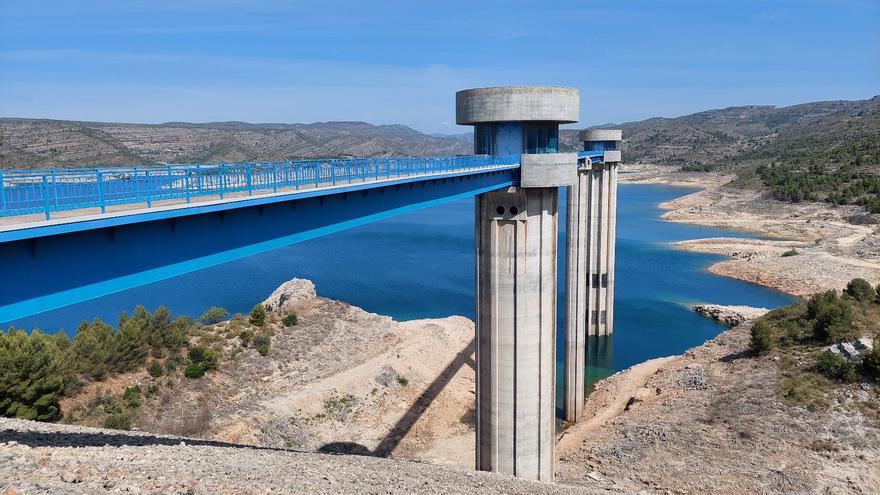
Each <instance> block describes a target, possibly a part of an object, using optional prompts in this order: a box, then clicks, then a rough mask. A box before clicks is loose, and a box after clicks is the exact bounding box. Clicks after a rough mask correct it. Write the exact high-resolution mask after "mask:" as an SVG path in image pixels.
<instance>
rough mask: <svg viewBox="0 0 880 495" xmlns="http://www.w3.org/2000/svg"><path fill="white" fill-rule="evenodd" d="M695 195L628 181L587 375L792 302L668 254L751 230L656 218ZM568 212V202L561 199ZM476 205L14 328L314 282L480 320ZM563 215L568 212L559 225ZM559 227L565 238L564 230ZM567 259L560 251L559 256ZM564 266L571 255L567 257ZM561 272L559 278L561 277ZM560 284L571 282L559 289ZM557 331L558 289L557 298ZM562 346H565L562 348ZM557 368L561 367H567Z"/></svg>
mask: <svg viewBox="0 0 880 495" xmlns="http://www.w3.org/2000/svg"><path fill="white" fill-rule="evenodd" d="M691 191H693V190H692V189H686V188H680V187H671V186H663V185H622V186H621V187H620V192H619V200H618V201H619V212H618V215H619V216H618V231H617V236H618V240H617V275H616V280H617V282H616V283H617V287H616V288H617V303H616V308H615V318H616V320H617V321H616V323H615V334H614V336H613V337H612V338H610V339H607V338H602V339H595V341H594V342H592V345H591V347H590V355H591V358H590V360H589V362H590V363H591V367H590V369H589V373H590V376H595V377H600V376H604V375H607V374H609V373H611V372H614V371H617V370H620V369H623V368H626V367H629V366H631V365H633V364H635V363H638V362H641V361H644V360H646V359H650V358H653V357H658V356H667V355H671V354H678V353H681V352H682V351H683V350H685V349H687V348H689V347H693V346H695V345H698V344H700V343H702V342H703V341H705V340H707V339H710V338H712V337H714V336H715V335H717V334H718V333H719V332H720V331H721V330H722V328H721V327H720V326H718V325H716V324H715V323H713V322H711V321H709V320H707V319H705V318H702V317H700V316H698V315H696V314H695V313H693V311H691V310H690V309H689V308H688V307H687V304H690V303H695V302H711V303H718V304H746V305H751V306H764V307H775V306H780V305H784V304H788V303H789V302H791V301H792V300H793V299H792V298H791V297H788V296H786V295H784V294H781V293H779V292H776V291H772V290H769V289H765V288H763V287H760V286H757V285H752V284H748V283H744V282H740V281H737V280H732V279H728V278H723V277H718V276H715V275H712V274H710V273H708V272H707V271H706V267H707V266H708V265H709V264H711V263H712V262H713V261H715V260H716V259H718V257H716V256H710V255H704V254H698V253H689V252H685V251H678V250H675V249H671V248H670V247H669V245H668V243H669V242H671V241H677V240H684V239H694V238H700V237H710V236H717V235H726V236H739V237H746V236H748V234H745V233H737V232H730V231H724V230H721V229H714V228H706V227H695V226H689V225H681V224H673V223H668V222H664V221H662V220H660V218H659V216H660V214H661V213H662V211H661V210H660V209H659V208H658V207H657V204H658V203H661V202H663V201H666V200H669V199H672V198H675V197H677V196H681V195H683V194H687V193H689V192H691ZM560 203H561V204H562V205H564V204H565V201H564V200H561V201H560ZM473 217H474V215H473V199H469V200H464V201H458V202H455V203H450V204H447V205H443V206H440V207H435V208H431V209H425V210H421V211H418V212H415V213H410V214H405V215H401V216H398V217H395V218H391V219H388V220H384V221H381V222H377V223H374V224H370V225H366V226H362V227H358V228H356V229H352V230H349V231H346V232H342V233H339V234H334V235H331V236H328V237H324V238H321V239H315V240H312V241H308V242H304V243H301V244H297V245H294V246H289V247H286V248H283V249H278V250H275V251H273V252H271V253H264V254H260V255H256V256H252V257H250V258H246V259H243V260H239V261H235V262H232V263H228V264H225V265H222V266H217V267H213V268H209V269H206V270H202V271H199V272H196V273H191V274H188V275H183V276H180V277H177V278H174V279H170V280H166V281H162V282H158V283H155V284H151V285H148V286H144V287H138V288H135V289H131V290H128V291H125V292H121V293H118V294H113V295H109V296H105V297H102V298H99V299H95V300H92V301H88V302H85V303H80V304H75V305H72V306H68V307H66V308H62V309H59V310H55V311H50V312H46V313H43V314H40V315H36V316H33V317H29V318H26V319H23V320H19V321H16V322H13V324H14V325H15V326H17V327H22V328H34V327H39V328H42V329H43V330H47V331H54V330H58V329H67V330H71V329H75V328H76V326H77V324H78V323H79V322H80V320H82V319H83V318H92V317H95V316H99V317H101V318H102V319H104V320H106V321H108V322H114V323H115V322H116V319H117V318H118V316H119V313H120V312H121V311H123V310H128V311H130V310H131V309H132V308H133V307H134V306H135V305H136V304H143V305H145V306H147V307H148V308H150V309H154V308H155V307H157V306H159V305H162V304H164V305H165V306H168V307H169V308H170V309H171V311H172V312H174V313H175V314H186V315H190V316H198V315H199V314H200V313H201V312H202V311H203V310H204V309H205V308H207V307H209V306H214V305H217V306H223V307H226V308H227V309H229V310H230V311H231V312H242V313H244V312H247V311H249V310H250V308H251V307H252V306H253V305H254V304H255V303H257V302H259V301H261V300H262V299H263V298H265V297H266V296H267V295H268V294H269V293H270V292H272V291H273V290H274V289H275V288H276V287H277V286H278V285H280V284H281V283H283V282H284V281H286V280H289V279H291V278H293V277H301V278H308V279H311V280H313V281H314V282H315V284H316V285H317V288H318V292H319V294H321V295H323V296H327V297H331V298H334V299H340V300H343V301H346V302H349V303H351V304H354V305H357V306H360V307H362V308H364V309H366V310H368V311H372V312H375V313H380V314H385V315H390V316H393V317H394V318H396V319H398V320H410V319H416V318H431V317H443V316H448V315H451V314H459V315H465V316H468V317H470V318H473V313H474V301H473V297H474V295H473V290H474V289H473V283H474V282H473V279H474V240H473V236H474V228H473V222H474V218H473ZM563 218H564V212H561V214H560V219H563ZM563 229H564V221H560V237H562V236H563V235H564V232H563ZM560 253H561V255H563V256H564V249H560ZM559 263H560V266H564V259H562V258H560V261H559ZM560 275H561V271H560ZM561 282H562V280H561V277H560V288H562V287H564V286H563V284H562V283H561ZM558 300H559V302H560V306H559V314H560V327H561V323H562V318H561V315H562V301H564V297H563V294H561V293H560V294H559V298H558ZM561 342H562V340H561V339H559V340H558V343H559V344H560V346H559V348H560V351H561ZM560 371H561V366H560Z"/></svg>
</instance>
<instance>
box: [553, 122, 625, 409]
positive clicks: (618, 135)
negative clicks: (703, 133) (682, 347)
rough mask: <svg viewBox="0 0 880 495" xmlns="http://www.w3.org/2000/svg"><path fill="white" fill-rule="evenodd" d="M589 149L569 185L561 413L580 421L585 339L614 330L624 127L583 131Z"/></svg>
mask: <svg viewBox="0 0 880 495" xmlns="http://www.w3.org/2000/svg"><path fill="white" fill-rule="evenodd" d="M580 140H581V141H583V143H584V152H585V153H601V154H602V156H601V159H598V158H595V157H594V158H590V157H583V158H581V159H580V160H579V162H578V169H577V178H576V180H575V182H574V183H573V184H572V185H571V186H570V187H569V188H568V200H567V204H566V206H567V208H566V212H567V218H566V231H567V237H566V242H567V245H566V249H567V251H566V258H565V260H566V265H565V284H566V287H565V342H564V349H565V350H564V353H565V359H564V360H563V363H564V367H565V370H564V373H563V381H564V384H563V390H564V400H563V415H564V417H565V420H566V421H577V420H578V419H580V417H581V415H582V414H583V407H584V399H585V384H584V368H585V366H586V347H587V345H586V342H587V339H588V338H591V337H593V336H608V335H611V333H612V332H613V330H614V251H615V244H616V242H615V239H616V228H615V227H616V223H617V222H616V219H617V169H618V166H619V165H620V159H621V156H620V143H621V140H622V131H620V130H605V129H590V130H585V131H581V132H580Z"/></svg>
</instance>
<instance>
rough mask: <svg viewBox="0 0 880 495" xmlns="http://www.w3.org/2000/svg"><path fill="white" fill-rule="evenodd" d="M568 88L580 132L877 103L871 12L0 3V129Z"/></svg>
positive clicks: (450, 2) (802, 5)
mask: <svg viewBox="0 0 880 495" xmlns="http://www.w3.org/2000/svg"><path fill="white" fill-rule="evenodd" d="M519 84H535V85H545V84H549V85H563V86H572V87H576V88H578V89H579V90H580V91H581V122H580V125H581V126H585V125H596V124H602V123H607V122H623V121H629V120H638V119H643V118H647V117H652V116H677V115H682V114H686V113H691V112H695V111H699V110H705V109H710V108H719V107H725V106H731V105H746V104H773V105H789V104H794V103H801V102H807V101H816V100H829V99H863V98H868V97H871V96H873V95H875V94H878V93H880V1H878V0H833V1H832V0H812V1H811V0H801V1H787V0H763V1H761V0H731V1H721V0H711V1H706V0H702V1H675V0H668V1H656V0H651V1H626V0H623V1H579V2H578V1H569V2H562V1H552V0H545V1H536V0H532V1H508V2H498V1H492V0H470V1H466V2H464V1H457V0H446V1H439V2H422V1H417V0H409V1H397V0H389V1H385V0H382V1H366V0H360V1H351V2H348V1H337V0H321V1H310V0H289V1H268V0H175V1H166V0H149V1H121V0H117V1H89V0H83V1H70V0H67V1H41V0H28V1H22V0H0V116H7V117H11V116H15V117H46V118H60V119H80V120H103V121H125V122H149V123H155V122H165V121H199V122H203V121H217V120H244V121H249V122H315V121H328V120H364V121H367V122H371V123H375V124H388V123H402V124H407V125H410V126H412V127H414V128H416V129H418V130H421V131H425V132H441V133H456V132H465V131H466V129H465V128H461V127H457V126H455V125H454V96H453V95H454V92H455V91H456V90H457V89H462V88H468V87H476V86H498V85H519Z"/></svg>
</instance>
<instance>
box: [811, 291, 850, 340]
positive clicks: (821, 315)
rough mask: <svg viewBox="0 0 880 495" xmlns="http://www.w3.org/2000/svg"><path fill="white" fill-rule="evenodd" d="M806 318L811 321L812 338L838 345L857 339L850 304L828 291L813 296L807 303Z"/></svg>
mask: <svg viewBox="0 0 880 495" xmlns="http://www.w3.org/2000/svg"><path fill="white" fill-rule="evenodd" d="M807 317H808V318H809V319H811V320H813V336H814V337H815V338H816V339H818V340H821V341H822V342H826V343H839V342H845V341H848V340H853V339H856V338H858V337H859V331H858V330H857V329H856V328H855V327H854V326H853V318H854V316H853V309H852V306H850V304H849V303H848V302H847V301H845V300H843V299H840V298H838V297H837V293H836V292H834V291H833V290H829V291H827V292H824V293H822V294H817V295H815V296H813V297H812V298H811V299H810V301H809V303H807Z"/></svg>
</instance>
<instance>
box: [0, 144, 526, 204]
mask: <svg viewBox="0 0 880 495" xmlns="http://www.w3.org/2000/svg"><path fill="white" fill-rule="evenodd" d="M518 161H519V157H516V156H507V157H494V156H476V155H472V156H453V157H395V158H339V159H328V160H299V161H284V162H256V163H251V162H246V163H220V164H205V165H202V164H192V165H165V166H148V167H108V168H97V169H63V170H8V171H2V170H0V185H2V188H0V217H10V216H22V215H32V214H39V215H41V216H43V218H44V219H46V220H49V219H50V218H51V217H52V215H53V214H55V215H56V216H57V215H58V213H59V212H65V211H69V210H88V209H89V208H97V209H99V210H100V211H101V213H106V212H107V211H108V209H114V210H116V211H120V210H126V209H130V206H129V205H131V204H145V205H146V206H147V207H151V206H152V205H153V203H160V204H162V203H161V202H166V203H164V204H166V205H167V204H169V203H168V201H171V204H176V203H177V202H180V201H183V202H185V203H191V202H193V200H196V201H198V200H200V199H201V200H208V199H209V198H211V197H218V198H219V199H225V198H226V197H227V196H243V195H245V196H252V195H254V194H265V193H277V192H278V191H279V190H285V189H287V190H289V189H293V190H299V189H305V188H315V187H323V186H326V185H332V186H335V185H337V184H340V183H352V182H367V181H371V180H372V181H378V180H380V179H389V178H393V177H403V176H413V175H427V174H433V173H438V172H453V171H466V170H475V169H479V168H485V167H493V166H497V165H513V164H516V163H518Z"/></svg>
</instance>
